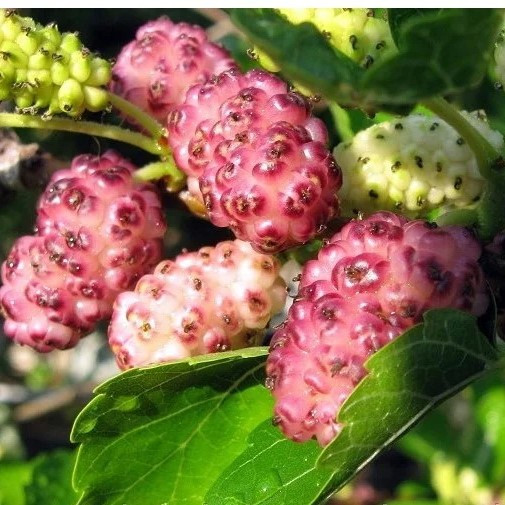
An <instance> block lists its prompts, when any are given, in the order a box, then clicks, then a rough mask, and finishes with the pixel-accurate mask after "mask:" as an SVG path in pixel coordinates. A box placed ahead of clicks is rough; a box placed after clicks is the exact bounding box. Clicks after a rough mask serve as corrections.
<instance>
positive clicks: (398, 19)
mask: <svg viewBox="0 0 505 505" xmlns="http://www.w3.org/2000/svg"><path fill="white" fill-rule="evenodd" d="M440 10H441V9H416V8H411V9H405V8H399V9H388V10H387V18H388V23H389V29H390V30H391V35H392V36H393V40H394V41H395V43H396V44H398V38H399V36H400V34H401V33H402V27H403V25H404V24H405V22H406V21H409V20H410V19H411V18H415V17H419V16H425V15H426V14H431V13H432V12H434V11H436V12H439V11H440Z"/></svg>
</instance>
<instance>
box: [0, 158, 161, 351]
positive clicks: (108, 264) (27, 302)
mask: <svg viewBox="0 0 505 505" xmlns="http://www.w3.org/2000/svg"><path fill="white" fill-rule="evenodd" d="M134 170H135V167H134V166H133V165H132V164H131V163H129V162H128V161H126V160H125V159H123V158H121V157H120V156H119V155H117V154H115V153H113V152H111V151H109V152H107V153H105V154H104V155H103V156H101V157H95V156H91V155H82V156H78V157H77V158H75V159H74V160H73V162H72V165H71V167H70V168H69V169H67V170H60V171H58V172H55V173H54V174H53V177H52V179H51V181H50V182H49V185H48V186H47V189H46V191H45V193H44V194H43V195H42V197H41V199H40V201H39V205H38V219H37V225H36V235H35V236H26V237H22V238H20V239H19V240H18V241H17V242H16V243H15V244H14V247H13V249H12V251H11V252H10V254H9V257H8V258H7V260H6V261H5V262H4V264H3V265H2V282H3V286H2V287H1V288H0V307H1V308H2V310H3V313H4V315H5V318H6V321H5V325H4V330H5V333H6V335H7V336H9V337H11V338H12V339H13V340H15V341H16V342H18V343H20V344H26V345H29V346H31V347H34V348H35V349H37V350H38V351H41V352H48V351H51V350H53V349H55V348H56V349H66V348H69V347H72V346H74V345H75V344H76V343H77V342H78V340H79V338H80V337H82V336H84V335H85V334H86V333H89V332H90V331H91V330H92V329H93V328H94V326H95V325H96V323H97V322H98V321H99V320H101V319H104V318H107V317H109V316H110V315H111V312H112V305H113V302H114V299H115V297H116V296H117V295H118V294H119V293H120V292H121V291H124V290H126V289H128V288H130V287H132V286H133V285H134V284H135V282H136V281H137V280H138V279H139V278H140V276H141V275H143V274H145V273H146V272H148V271H149V270H150V269H151V268H152V267H154V265H156V263H157V262H158V261H159V259H160V256H161V237H162V236H163V234H164V232H165V222H164V218H163V215H162V212H161V203H160V200H159V197H158V195H157V193H156V190H155V188H154V186H152V185H150V184H137V183H135V182H134V181H133V179H132V173H133V171H134Z"/></svg>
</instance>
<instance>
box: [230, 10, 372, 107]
mask: <svg viewBox="0 0 505 505" xmlns="http://www.w3.org/2000/svg"><path fill="white" fill-rule="evenodd" d="M231 11H232V12H231V17H232V19H233V21H234V22H235V24H236V25H237V26H238V27H239V28H240V29H241V30H243V31H244V32H245V33H246V34H247V36H248V37H249V38H250V39H251V41H252V42H253V43H254V44H256V45H257V46H258V47H259V48H260V49H262V50H263V51H265V52H266V53H267V54H268V55H269V56H270V57H271V58H272V59H273V60H274V61H276V62H277V63H278V64H279V65H280V66H281V68H282V70H283V72H284V73H285V74H286V75H287V76H288V77H289V78H291V79H292V80H294V81H297V82H300V83H302V84H304V85H305V86H307V87H308V88H309V89H312V90H314V91H317V92H319V93H321V94H323V95H325V96H327V97H339V98H340V99H342V100H343V101H345V102H352V101H353V100H354V99H353V95H354V89H355V87H356V84H357V82H358V81H359V79H360V77H361V75H362V74H363V73H364V70H363V69H362V68H361V67H359V66H358V65H357V64H356V63H354V62H353V61H352V60H351V59H350V58H348V57H347V56H346V55H344V54H343V53H341V52H339V51H336V50H334V49H333V47H332V46H331V45H330V43H329V42H328V40H327V39H326V38H325V37H324V36H323V35H322V34H321V33H320V32H319V31H318V29H317V28H316V27H315V26H314V25H313V24H312V23H302V24H301V25H298V26H294V25H292V24H291V23H290V22H289V21H287V20H286V19H285V18H284V17H282V16H280V15H279V14H278V13H277V12H276V11H275V10H273V9H232V10H231Z"/></svg>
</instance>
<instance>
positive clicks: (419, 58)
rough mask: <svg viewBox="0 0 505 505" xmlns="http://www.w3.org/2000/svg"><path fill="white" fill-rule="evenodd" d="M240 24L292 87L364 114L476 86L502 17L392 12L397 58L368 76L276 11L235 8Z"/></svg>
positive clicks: (483, 12)
mask: <svg viewBox="0 0 505 505" xmlns="http://www.w3.org/2000/svg"><path fill="white" fill-rule="evenodd" d="M231 16H232V20H233V21H234V23H235V24H236V25H237V26H238V27H239V28H240V29H241V30H242V31H243V32H244V33H245V34H246V35H247V36H248V37H249V38H250V39H251V41H252V42H253V43H254V44H255V45H256V46H258V47H259V48H260V49H261V50H262V51H264V52H265V53H267V54H268V55H269V56H270V57H271V58H272V59H273V60H274V61H275V62H276V64H278V65H279V67H280V68H281V69H282V72H283V74H284V75H285V76H286V77H287V78H289V79H291V80H292V81H293V82H296V83H301V84H302V85H303V86H305V87H307V88H309V89H311V90H312V91H313V92H314V93H319V94H322V95H323V96H325V97H326V98H328V99H330V100H333V101H336V102H338V103H339V104H342V105H348V106H353V105H354V106H358V105H359V106H361V107H362V108H364V109H365V110H369V109H372V110H373V109H374V108H377V107H379V108H380V107H382V108H383V107H385V106H387V107H388V108H389V109H391V108H393V109H394V108H397V107H398V106H402V105H410V104H413V103H415V102H418V101H420V100H423V99H426V98H429V97H433V96H435V95H438V94H444V95H445V94H449V93H455V92H459V91H461V90H464V89H467V88H469V87H472V86H475V85H477V84H478V83H479V82H480V81H481V80H482V78H483V77H484V75H485V73H486V69H487V66H488V63H489V61H490V58H491V56H492V51H493V48H494V41H495V39H496V35H497V33H498V31H499V28H500V23H501V16H500V14H499V12H498V11H497V10H496V9H494V10H493V9H432V10H428V11H425V10H422V11H419V10H416V9H414V10H412V12H406V11H405V10H402V9H400V10H399V11H398V12H395V11H393V13H392V15H391V17H392V19H391V21H390V23H391V26H392V27H393V33H394V36H395V38H396V40H397V45H398V53H397V54H395V55H392V56H390V57H388V58H385V59H384V60H381V61H377V62H375V63H374V65H372V66H371V67H370V68H369V69H368V70H365V69H363V68H362V67H360V66H359V65H358V64H356V63H355V62H354V61H352V60H351V59H350V58H348V57H347V56H346V55H344V54H343V53H341V52H340V51H338V50H337V49H336V48H334V47H333V46H332V45H331V44H330V43H329V42H328V40H326V38H325V37H324V36H323V35H322V34H321V33H320V32H319V31H318V29H317V28H316V27H315V26H314V25H313V24H312V23H302V24H300V25H293V24H291V23H290V22H289V21H287V20H286V19H285V18H283V17H282V16H280V15H279V14H277V13H276V12H275V10H273V9H232V12H231Z"/></svg>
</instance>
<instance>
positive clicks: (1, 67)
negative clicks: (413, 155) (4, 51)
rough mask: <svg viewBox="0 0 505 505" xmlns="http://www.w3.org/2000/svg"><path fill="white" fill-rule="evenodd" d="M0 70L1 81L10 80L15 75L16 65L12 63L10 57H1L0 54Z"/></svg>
mask: <svg viewBox="0 0 505 505" xmlns="http://www.w3.org/2000/svg"><path fill="white" fill-rule="evenodd" d="M0 72H1V73H2V76H3V79H2V82H3V81H9V82H12V81H13V80H14V79H15V77H16V67H15V66H14V65H13V64H12V62H11V59H10V58H8V57H6V58H2V56H1V55H0Z"/></svg>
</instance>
